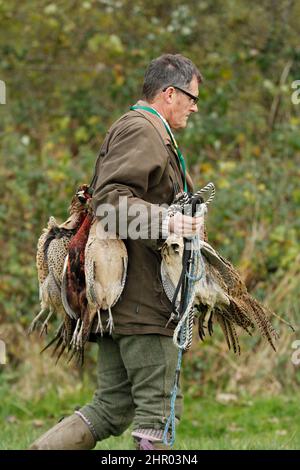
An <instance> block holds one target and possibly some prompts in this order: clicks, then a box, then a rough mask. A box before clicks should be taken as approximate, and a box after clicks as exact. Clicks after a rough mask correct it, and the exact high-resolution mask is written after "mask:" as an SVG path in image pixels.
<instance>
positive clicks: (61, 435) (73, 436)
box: [29, 414, 96, 450]
mask: <svg viewBox="0 0 300 470" xmlns="http://www.w3.org/2000/svg"><path fill="white" fill-rule="evenodd" d="M95 445H96V440H95V438H94V436H93V434H92V432H91V431H90V429H89V427H88V425H87V424H86V423H85V422H84V421H83V419H82V418H80V417H79V416H78V415H77V414H73V415H71V416H69V417H68V418H64V419H63V420H62V421H60V422H59V423H58V424H56V425H55V426H54V427H53V428H51V429H49V431H47V432H46V433H45V434H43V435H42V436H41V437H39V438H38V439H37V440H36V441H34V442H33V444H31V446H30V447H29V450H88V449H93V447H95Z"/></svg>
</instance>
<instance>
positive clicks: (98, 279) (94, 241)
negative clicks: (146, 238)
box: [84, 220, 128, 334]
mask: <svg viewBox="0 0 300 470" xmlns="http://www.w3.org/2000/svg"><path fill="white" fill-rule="evenodd" d="M127 263H128V257H127V250H126V247H125V244H124V242H123V241H122V240H120V239H117V238H115V236H114V235H109V234H108V232H105V231H104V229H103V227H102V224H101V222H100V221H97V220H95V221H94V223H93V225H92V227H91V230H90V235H89V239H88V242H87V244H86V249H85V276H86V295H87V300H88V315H87V317H86V319H85V323H86V326H85V328H84V331H85V334H88V333H89V331H90V329H91V326H92V324H93V320H94V317H95V315H96V314H97V318H98V323H97V328H96V333H97V332H100V333H101V334H103V325H102V321H101V309H102V310H108V315H109V316H108V321H107V327H108V330H109V332H110V334H111V333H112V330H113V317H112V313H111V307H113V306H114V305H115V303H116V302H117V301H118V299H119V297H120V295H121V293H122V290H123V288H124V285H125V280H126V273H127Z"/></svg>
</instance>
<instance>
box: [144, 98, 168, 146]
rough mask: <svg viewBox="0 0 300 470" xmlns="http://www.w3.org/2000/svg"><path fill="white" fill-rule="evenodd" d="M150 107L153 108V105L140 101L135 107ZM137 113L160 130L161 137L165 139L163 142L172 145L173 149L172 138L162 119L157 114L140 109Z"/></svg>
mask: <svg viewBox="0 0 300 470" xmlns="http://www.w3.org/2000/svg"><path fill="white" fill-rule="evenodd" d="M136 105H138V106H149V107H150V108H151V105H150V104H149V103H147V102H146V101H143V100H139V101H138V102H137V103H136V104H135V106H136ZM135 112H136V113H140V114H142V115H143V116H144V117H145V118H146V119H147V120H148V121H150V122H151V123H152V124H153V125H154V127H155V128H156V129H157V130H158V132H159V133H160V135H161V137H162V138H163V141H164V143H165V144H166V145H171V146H172V147H173V143H172V141H171V138H170V136H169V134H168V132H167V130H166V128H165V126H164V123H163V122H162V120H161V119H160V117H158V116H156V115H155V114H152V113H149V112H148V111H145V110H143V109H139V110H136V111H135Z"/></svg>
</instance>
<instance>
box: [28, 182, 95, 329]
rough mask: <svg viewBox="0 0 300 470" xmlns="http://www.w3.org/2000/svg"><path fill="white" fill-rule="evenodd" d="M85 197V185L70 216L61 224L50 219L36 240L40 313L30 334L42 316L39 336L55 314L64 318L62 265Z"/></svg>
mask: <svg viewBox="0 0 300 470" xmlns="http://www.w3.org/2000/svg"><path fill="white" fill-rule="evenodd" d="M87 194H88V186H87V185H82V186H80V187H79V189H78V191H77V193H76V195H75V196H74V197H73V199H72V201H71V205H70V207H69V213H70V217H69V218H68V219H67V220H66V221H65V222H64V223H62V224H60V225H59V224H58V223H57V222H56V220H55V218H54V217H50V219H49V222H48V226H47V228H45V229H44V230H43V233H42V235H41V236H40V238H39V240H38V244H37V255H36V266H37V272H38V281H39V297H40V302H41V310H40V312H39V313H38V315H37V316H36V317H35V318H34V320H33V321H32V323H31V325H30V327H29V333H31V332H32V331H34V330H35V329H36V327H37V325H38V324H39V323H40V321H41V320H42V319H43V318H45V315H47V314H48V315H47V316H46V319H45V320H44V322H43V323H42V326H41V330H40V334H42V333H43V332H47V327H48V321H49V319H50V318H51V316H52V315H53V314H54V313H55V314H57V315H58V316H63V315H64V308H63V305H62V302H61V282H62V272H63V266H64V261H65V258H66V255H67V252H68V245H69V242H70V239H71V238H72V237H73V236H74V234H75V232H76V230H77V229H78V227H79V226H80V224H81V222H82V220H83V218H84V217H85V214H86V197H87Z"/></svg>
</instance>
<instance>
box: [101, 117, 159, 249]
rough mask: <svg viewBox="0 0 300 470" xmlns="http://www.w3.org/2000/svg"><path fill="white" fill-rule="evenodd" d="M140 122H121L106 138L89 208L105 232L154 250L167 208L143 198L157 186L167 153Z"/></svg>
mask: <svg viewBox="0 0 300 470" xmlns="http://www.w3.org/2000/svg"><path fill="white" fill-rule="evenodd" d="M139 121H140V122H137V120H136V119H135V120H133V119H130V117H129V118H127V119H124V120H123V121H122V123H121V125H120V124H119V125H118V126H116V128H115V130H113V131H112V133H111V135H110V136H109V141H108V146H107V151H106V153H105V155H104V156H103V157H102V159H101V160H100V164H99V165H98V169H97V173H98V174H97V180H96V183H95V187H94V193H93V198H92V207H93V210H94V213H95V214H96V216H97V217H98V218H100V219H101V220H102V222H103V225H104V227H105V230H107V231H109V232H111V233H115V234H117V235H118V236H119V237H120V238H131V239H140V240H141V241H143V243H145V244H146V245H148V246H151V247H152V248H154V249H155V248H157V247H158V245H157V242H158V240H159V239H161V238H163V235H164V234H163V233H162V227H163V220H164V219H165V218H166V217H167V208H166V206H165V207H163V206H160V205H157V204H151V203H150V202H149V201H147V200H146V199H147V193H148V190H149V189H150V188H151V187H154V186H156V185H159V183H160V180H161V177H162V174H163V172H164V170H165V167H166V164H167V153H166V151H165V150H164V148H163V147H162V143H161V142H160V140H159V136H158V135H157V132H156V130H155V129H153V128H152V126H151V125H149V124H148V123H147V122H145V121H144V120H143V119H139Z"/></svg>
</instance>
